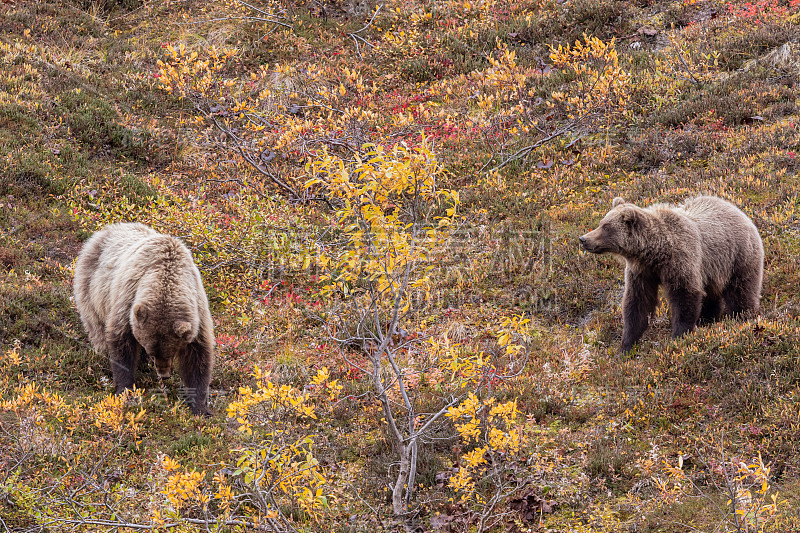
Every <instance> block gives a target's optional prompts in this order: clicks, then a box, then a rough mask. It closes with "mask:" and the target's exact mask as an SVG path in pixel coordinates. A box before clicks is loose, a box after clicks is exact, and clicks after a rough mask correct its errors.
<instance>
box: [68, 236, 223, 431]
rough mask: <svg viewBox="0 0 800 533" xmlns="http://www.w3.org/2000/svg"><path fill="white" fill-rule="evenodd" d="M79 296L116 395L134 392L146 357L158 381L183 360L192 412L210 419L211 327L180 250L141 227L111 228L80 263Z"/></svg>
mask: <svg viewBox="0 0 800 533" xmlns="http://www.w3.org/2000/svg"><path fill="white" fill-rule="evenodd" d="M74 293H75V305H76V307H77V308H78V313H79V314H80V317H81V321H82V322H83V325H84V327H85V328H86V332H87V333H88V334H89V340H90V342H91V344H92V347H93V348H94V349H95V351H96V352H98V353H106V354H108V356H109V359H110V360H111V373H112V374H113V376H114V386H115V388H116V392H117V394H120V393H122V392H123V391H124V390H125V389H129V388H131V387H133V377H134V371H135V369H136V367H137V364H138V361H139V356H140V354H141V351H142V349H144V351H145V352H146V353H147V355H148V356H149V357H150V358H152V360H153V362H154V363H155V367H156V372H157V374H158V376H159V377H161V378H166V377H169V375H170V374H171V373H172V367H173V362H174V360H175V359H178V362H179V366H180V371H181V377H182V379H183V384H184V386H185V387H186V389H187V393H188V396H189V403H190V405H191V408H192V412H193V413H195V414H203V415H211V412H210V411H209V409H208V406H207V398H208V385H209V382H210V381H211V368H212V366H213V364H214V327H213V322H212V320H211V313H210V312H209V309H208V299H207V298H206V292H205V290H204V288H203V282H202V280H201V279H200V271H199V270H198V269H197V266H195V263H194V260H193V259H192V254H191V252H189V250H188V249H187V248H186V246H184V245H183V243H181V242H180V241H179V240H178V239H176V238H174V237H170V236H168V235H162V234H160V233H158V232H156V231H155V230H153V229H152V228H149V227H147V226H145V225H144V224H111V225H108V226H106V227H105V228H103V229H102V230H100V231H98V232H97V233H95V234H94V235H92V237H91V238H90V239H89V240H88V241H87V242H86V244H85V245H84V246H83V249H82V250H81V252H80V254H79V255H78V260H77V262H76V264H75V280H74Z"/></svg>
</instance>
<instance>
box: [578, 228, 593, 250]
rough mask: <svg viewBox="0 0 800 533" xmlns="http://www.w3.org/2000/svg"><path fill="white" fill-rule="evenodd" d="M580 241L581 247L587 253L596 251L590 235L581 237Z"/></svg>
mask: <svg viewBox="0 0 800 533" xmlns="http://www.w3.org/2000/svg"><path fill="white" fill-rule="evenodd" d="M578 240H579V241H580V242H581V247H583V249H584V250H586V251H587V252H593V251H594V249H593V247H592V241H591V240H590V237H589V234H588V233H587V234H586V235H581V236H580V237H578Z"/></svg>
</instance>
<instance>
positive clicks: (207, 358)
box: [181, 339, 214, 416]
mask: <svg viewBox="0 0 800 533" xmlns="http://www.w3.org/2000/svg"><path fill="white" fill-rule="evenodd" d="M213 363H214V351H213V348H212V347H211V345H209V344H208V343H206V342H203V341H202V340H200V339H198V340H196V341H194V342H192V343H190V344H189V346H187V347H186V353H185V355H184V357H183V361H181V378H182V379H183V385H184V387H186V392H187V394H188V396H189V402H190V404H191V409H192V413H194V414H196V415H204V416H211V415H212V414H213V413H212V412H211V410H209V408H208V385H209V383H211V367H212V365H213Z"/></svg>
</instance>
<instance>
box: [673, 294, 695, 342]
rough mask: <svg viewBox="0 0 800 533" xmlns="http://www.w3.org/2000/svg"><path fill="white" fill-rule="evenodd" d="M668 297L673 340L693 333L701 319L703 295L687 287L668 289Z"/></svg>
mask: <svg viewBox="0 0 800 533" xmlns="http://www.w3.org/2000/svg"><path fill="white" fill-rule="evenodd" d="M667 295H668V297H669V305H670V308H671V310H672V338H673V339H674V338H677V337H680V336H681V335H683V334H684V333H688V332H689V331H692V330H693V329H694V328H695V326H697V322H698V320H699V319H700V310H701V308H702V306H703V294H702V293H701V292H700V291H697V290H692V289H689V288H687V287H682V286H677V287H668V288H667Z"/></svg>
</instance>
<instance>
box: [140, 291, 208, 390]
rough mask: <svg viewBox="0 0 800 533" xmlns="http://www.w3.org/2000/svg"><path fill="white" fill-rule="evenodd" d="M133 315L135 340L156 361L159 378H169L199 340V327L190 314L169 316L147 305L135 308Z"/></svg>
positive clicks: (141, 304) (157, 308)
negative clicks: (177, 362)
mask: <svg viewBox="0 0 800 533" xmlns="http://www.w3.org/2000/svg"><path fill="white" fill-rule="evenodd" d="M131 314H132V317H131V318H132V320H131V325H132V329H133V336H134V337H136V341H137V342H138V343H139V344H141V345H142V347H143V348H144V350H145V351H146V352H147V355H148V356H150V357H151V358H152V359H153V363H154V364H155V367H156V373H157V374H158V377H160V378H168V377H169V376H170V375H172V368H173V365H174V362H175V357H176V356H177V355H179V354H182V353H183V352H185V351H186V347H187V346H188V345H189V343H191V342H194V340H195V339H196V338H197V335H198V330H199V324H193V323H192V321H191V319H190V317H191V315H190V314H189V313H188V312H186V313H182V312H171V313H165V312H164V311H163V308H160V307H153V306H148V305H146V304H145V303H143V302H139V303H137V304H135V305H134V306H133V310H132V313H131Z"/></svg>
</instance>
